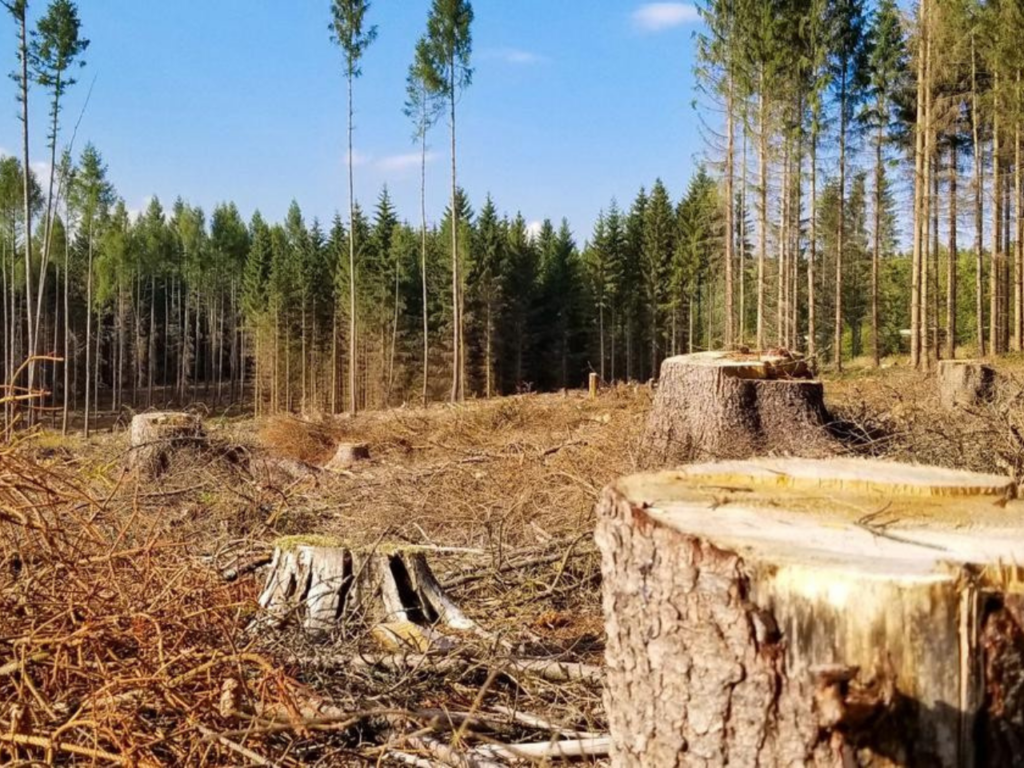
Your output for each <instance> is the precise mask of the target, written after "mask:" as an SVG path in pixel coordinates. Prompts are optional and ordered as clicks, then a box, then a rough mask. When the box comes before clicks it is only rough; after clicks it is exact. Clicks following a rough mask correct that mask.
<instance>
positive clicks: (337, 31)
mask: <svg viewBox="0 0 1024 768" xmlns="http://www.w3.org/2000/svg"><path fill="white" fill-rule="evenodd" d="M369 9H370V3H369V0H332V2H331V29H332V32H333V40H334V42H336V43H337V44H338V45H339V46H340V47H341V50H342V55H343V56H344V59H345V81H346V84H347V85H348V211H349V216H348V230H349V235H350V237H349V251H348V259H349V268H348V272H349V275H350V276H351V279H350V281H349V357H350V361H349V382H348V384H349V411H350V412H351V413H353V414H354V413H355V412H356V410H357V404H356V403H357V398H356V394H357V389H356V367H357V366H356V365H355V361H356V359H357V358H356V349H357V348H358V340H359V337H358V334H357V331H356V265H355V260H356V238H355V233H356V226H355V208H356V201H355V182H354V180H353V173H352V167H353V164H354V160H355V158H354V157H353V155H352V151H353V150H352V127H353V126H352V118H353V109H352V84H353V81H354V80H355V79H356V78H357V77H359V76H360V75H361V74H362V67H361V65H360V62H361V61H362V58H363V54H364V53H365V52H366V49H367V48H368V47H369V46H370V44H371V43H373V41H374V40H375V39H376V38H377V27H376V26H375V25H371V26H367V25H366V13H367V11H369Z"/></svg>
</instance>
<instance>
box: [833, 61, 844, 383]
mask: <svg viewBox="0 0 1024 768" xmlns="http://www.w3.org/2000/svg"><path fill="white" fill-rule="evenodd" d="M839 89H840V90H839V217H838V218H839V225H838V227H837V229H838V232H837V234H836V301H835V304H836V318H835V329H834V331H835V335H834V337H833V344H834V348H833V350H832V362H833V363H834V365H835V367H836V370H837V371H841V370H842V369H843V249H844V248H845V246H846V237H845V236H846V233H845V231H844V230H845V229H846V100H847V96H846V66H845V65H844V67H843V72H842V75H840V86H839Z"/></svg>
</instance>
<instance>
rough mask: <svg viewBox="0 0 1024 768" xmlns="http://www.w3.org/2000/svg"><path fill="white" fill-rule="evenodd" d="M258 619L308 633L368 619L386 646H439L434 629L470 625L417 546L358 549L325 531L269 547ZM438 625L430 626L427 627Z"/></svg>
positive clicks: (418, 648)
mask: <svg viewBox="0 0 1024 768" xmlns="http://www.w3.org/2000/svg"><path fill="white" fill-rule="evenodd" d="M259 604H260V607H261V608H263V609H264V611H265V613H264V616H263V617H262V619H261V620H260V622H259V623H260V624H261V625H263V626H271V627H280V626H282V625H284V624H289V623H295V624H298V625H300V626H302V627H303V628H305V629H307V630H311V631H314V632H323V631H329V630H332V629H338V628H344V627H346V626H372V627H374V636H375V637H377V639H378V640H379V641H380V642H381V643H382V644H383V645H385V646H388V647H389V648H391V649H393V650H414V651H418V652H422V651H426V650H428V649H429V648H430V647H437V646H438V645H444V638H443V637H442V636H441V635H440V632H439V631H440V630H443V629H454V630H459V631H475V630H476V629H477V625H476V624H475V623H474V622H473V621H472V620H471V619H470V618H468V617H467V616H466V615H465V614H464V613H463V612H462V611H461V610H460V609H459V608H458V606H456V605H455V604H454V603H453V602H452V601H451V600H450V599H449V598H448V596H447V594H445V592H444V589H443V588H442V587H441V585H440V584H439V583H438V581H437V578H436V577H435V576H434V573H433V571H432V570H431V568H430V564H429V563H428V562H427V550H426V549H424V548H422V547H415V546H400V547H376V548H372V549H361V548H358V547H349V546H347V545H346V544H345V543H344V542H342V541H340V540H338V539H334V538H332V537H327V536H288V537H285V538H283V539H279V540H278V541H277V542H276V544H275V547H274V554H273V559H272V561H271V564H270V570H269V573H268V575H267V580H266V583H265V586H264V588H263V592H262V594H261V595H260V597H259ZM435 629H436V630H438V631H435Z"/></svg>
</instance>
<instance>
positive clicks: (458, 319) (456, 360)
mask: <svg viewBox="0 0 1024 768" xmlns="http://www.w3.org/2000/svg"><path fill="white" fill-rule="evenodd" d="M449 71H450V74H451V80H450V82H449V84H448V87H449V97H450V99H449V127H450V129H451V160H452V222H451V224H452V324H453V340H452V402H453V403H454V402H459V401H461V400H462V398H463V394H464V384H463V381H462V285H461V282H460V277H459V209H458V201H457V199H456V193H457V187H456V179H455V60H454V54H453V58H452V60H451V61H450V62H449Z"/></svg>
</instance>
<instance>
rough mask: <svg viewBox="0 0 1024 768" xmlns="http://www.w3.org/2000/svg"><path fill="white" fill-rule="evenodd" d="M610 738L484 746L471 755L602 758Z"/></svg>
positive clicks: (486, 756) (520, 757) (540, 758)
mask: <svg viewBox="0 0 1024 768" xmlns="http://www.w3.org/2000/svg"><path fill="white" fill-rule="evenodd" d="M611 745H612V739H611V736H598V737H596V738H589V739H570V740H566V741H537V742H533V743H531V744H484V745H482V746H479V747H474V748H473V749H472V750H471V754H472V755H474V756H479V757H481V758H484V759H493V758H500V759H504V760H523V759H527V760H550V759H552V758H567V757H604V756H606V755H607V754H608V752H609V750H610V749H611Z"/></svg>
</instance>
